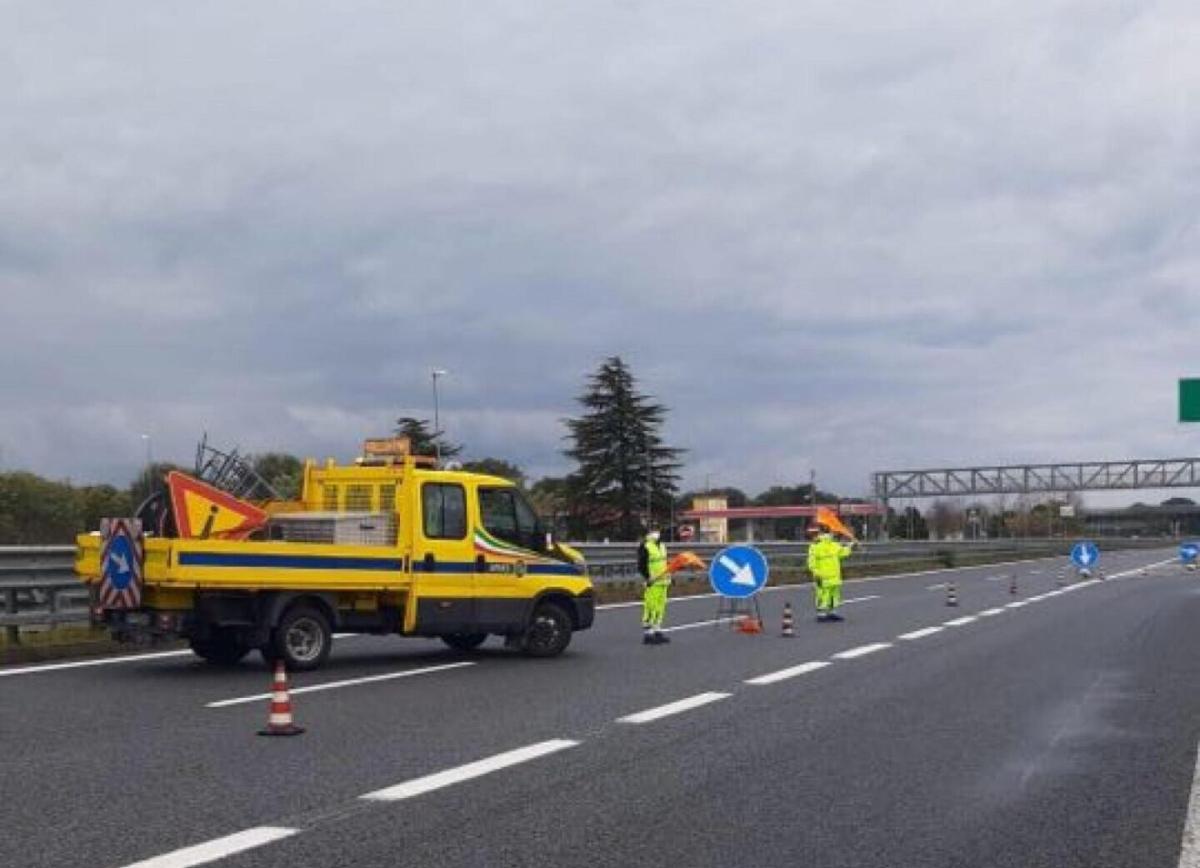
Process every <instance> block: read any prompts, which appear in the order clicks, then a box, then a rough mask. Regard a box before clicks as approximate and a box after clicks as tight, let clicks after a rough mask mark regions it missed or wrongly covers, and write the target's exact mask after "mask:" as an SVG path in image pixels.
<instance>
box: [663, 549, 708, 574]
mask: <svg viewBox="0 0 1200 868" xmlns="http://www.w3.org/2000/svg"><path fill="white" fill-rule="evenodd" d="M702 569H704V561H702V560H700V558H699V557H697V556H696V554H695V552H681V553H679V554H677V555H675V557H673V558H671V560H669V561H667V572H668V573H677V572H679V571H680V570H702Z"/></svg>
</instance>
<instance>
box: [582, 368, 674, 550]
mask: <svg viewBox="0 0 1200 868" xmlns="http://www.w3.org/2000/svg"><path fill="white" fill-rule="evenodd" d="M579 403H580V404H582V405H583V407H584V413H583V415H582V416H581V417H579V418H577V419H567V420H566V424H567V428H568V429H569V432H570V433H569V435H568V436H569V437H570V439H571V440H572V441H573V442H574V446H573V447H572V448H570V449H568V450H566V452H565V454H566V455H567V457H569V458H572V459H574V460H575V461H576V462H578V464H579V467H578V469H577V470H576V471H575V472H574V473H572V474H571V475H570V477H569V478H568V486H569V491H570V501H571V507H572V509H571V512H572V521H573V524H574V525H575V527H574V528H572V530H573V531H574V532H576V533H580V532H582V533H585V534H586V533H589V532H590V533H591V534H593V535H595V534H602V535H605V536H615V537H617V538H622V539H634V538H635V537H637V536H638V535H639V533H640V532H641V531H642V530H643V529H644V528H645V527H646V525H647V524H649V523H652V522H654V521H655V520H656V519H657V520H661V519H663V518H666V517H668V515H669V512H670V509H671V505H672V503H673V500H674V497H675V493H676V491H677V489H678V484H679V474H678V472H677V471H678V470H679V468H680V467H681V464H680V462H679V460H678V459H679V456H680V455H681V454H682V453H683V450H681V449H674V448H672V447H670V446H666V445H664V443H663V440H662V437H661V435H660V434H659V431H660V429H661V428H662V425H663V419H664V417H665V415H666V413H667V408H666V407H665V406H663V405H662V404H658V403H655V402H654V401H653V400H652V399H651V398H650V397H648V396H646V395H642V394H640V393H639V392H638V390H637V382H636V381H635V379H634V376H633V373H632V372H631V371H630V370H629V366H628V365H626V364H625V362H624V361H622V360H621V358H620V357H619V356H613V357H611V358H609V359H606V360H605V361H604V362H603V363H602V364H601V365H600V367H599V368H598V369H597V370H596V372H595V373H594V374H592V375H591V377H589V379H588V385H587V390H586V391H585V392H584V394H583V395H582V396H580V398H579Z"/></svg>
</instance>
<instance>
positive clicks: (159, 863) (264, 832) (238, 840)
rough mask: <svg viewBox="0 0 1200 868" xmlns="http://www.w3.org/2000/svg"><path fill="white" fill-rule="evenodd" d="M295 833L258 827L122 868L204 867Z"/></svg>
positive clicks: (282, 829) (288, 830)
mask: <svg viewBox="0 0 1200 868" xmlns="http://www.w3.org/2000/svg"><path fill="white" fill-rule="evenodd" d="M188 653H189V654H190V653H191V652H190V651H189V652H188ZM299 831H300V830H299V829H285V828H282V827H279V826H258V827H257V828H254V829H247V830H246V831H244V832H237V833H236V834H233V835H227V836H226V837H224V838H216V839H214V840H212V841H206V842H205V843H203V844H196V845H195V846H192V847H185V848H184V849H182V850H174V851H172V852H170V853H164V854H163V855H161V856H155V857H154V858H152V859H145V860H143V861H141V862H135V863H133V864H132V865H126V866H125V868H191V866H193V865H205V864H207V863H209V862H216V861H217V860H218V859H225V858H228V857H229V856H232V855H234V854H235V853H243V852H245V851H246V850H253V849H254V848H255V847H261V846H262V845H263V844H270V843H273V842H275V841H282V840H283V839H284V838H288V837H291V836H292V835H295V834H296V833H297V832H299Z"/></svg>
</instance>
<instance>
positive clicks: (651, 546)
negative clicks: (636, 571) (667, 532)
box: [642, 539, 667, 582]
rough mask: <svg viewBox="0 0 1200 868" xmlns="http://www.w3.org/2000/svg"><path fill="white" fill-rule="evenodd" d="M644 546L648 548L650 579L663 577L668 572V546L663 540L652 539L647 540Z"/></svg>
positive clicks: (647, 567)
mask: <svg viewBox="0 0 1200 868" xmlns="http://www.w3.org/2000/svg"><path fill="white" fill-rule="evenodd" d="M642 546H643V547H644V548H645V549H646V572H648V573H649V574H650V581H652V582H653V581H655V580H657V579H661V578H663V577H664V576H665V575H666V574H667V547H666V546H665V545H663V543H662V540H659V541H658V542H655V541H654V540H651V539H648V540H645V541H644V542H643V543H642Z"/></svg>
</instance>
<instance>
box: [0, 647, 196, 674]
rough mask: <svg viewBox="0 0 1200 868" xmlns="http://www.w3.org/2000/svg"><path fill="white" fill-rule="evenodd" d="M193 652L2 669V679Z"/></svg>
mask: <svg viewBox="0 0 1200 868" xmlns="http://www.w3.org/2000/svg"><path fill="white" fill-rule="evenodd" d="M191 653H192V652H191V651H156V652H154V653H153V654H127V655H124V656H122V657H102V658H100V659H99V660H76V661H75V662H74V663H47V664H45V665H43V666H22V667H21V668H20V669H0V678H5V677H7V676H9V675H36V674H38V673H39V672H57V671H59V670H62V669H83V668H85V667H88V666H111V665H112V664H114V663H138V662H141V661H143V660H161V659H162V658H163V657H187V656H190V655H191Z"/></svg>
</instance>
